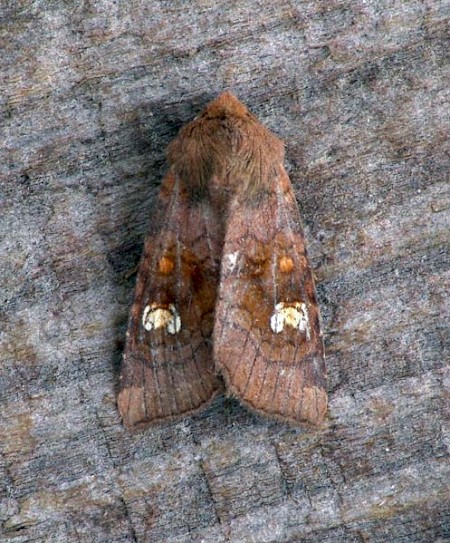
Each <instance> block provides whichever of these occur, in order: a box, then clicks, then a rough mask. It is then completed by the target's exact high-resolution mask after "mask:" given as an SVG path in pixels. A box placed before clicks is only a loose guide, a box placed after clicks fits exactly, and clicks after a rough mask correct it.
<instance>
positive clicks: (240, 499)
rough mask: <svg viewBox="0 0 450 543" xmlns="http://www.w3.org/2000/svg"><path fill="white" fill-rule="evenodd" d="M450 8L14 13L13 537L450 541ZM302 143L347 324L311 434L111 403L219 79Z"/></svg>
mask: <svg viewBox="0 0 450 543" xmlns="http://www.w3.org/2000/svg"><path fill="white" fill-rule="evenodd" d="M449 20H450V4H449V2H448V1H439V0H428V1H423V0H412V1H403V2H402V1H394V0H381V1H377V0H366V1H364V0H355V1H353V2H350V1H325V0H324V1H313V0H305V1H286V0H280V1H276V2H274V1H273V0H260V1H258V0H244V1H241V2H231V1H225V2H219V1H218V0H196V1H193V2H182V1H180V0H178V1H159V2H158V1H145V0H133V1H132V2H116V1H113V0H98V1H96V2H88V1H81V2H70V1H66V2H64V1H62V0H43V1H37V0H36V1H30V0H28V1H25V0H16V1H3V2H1V6H0V78H1V79H0V89H1V91H0V92H1V98H0V100H1V102H0V104H1V121H0V123H1V124H0V133H1V150H0V153H1V158H0V191H1V195H0V197H1V204H0V205H1V209H0V254H1V256H0V268H1V270H0V277H1V279H0V281H1V287H0V293H1V301H0V304H1V309H0V325H1V330H0V359H1V366H0V395H1V400H0V401H1V404H0V408H1V417H0V449H1V464H0V540H1V542H2V543H3V542H5V543H6V542H7V543H19V542H20V543H22V542H28V541H30V542H31V541H33V542H41V541H42V542H44V541H45V542H69V543H71V542H77V543H79V542H95V543H97V542H114V543H115V542H139V543H141V542H152V543H153V542H154V543H163V542H164V543H185V542H205V543H209V542H214V543H217V542H267V543H268V542H273V543H279V542H290V543H294V542H321V543H323V542H358V543H359V542H361V543H362V542H385V541H386V542H405V543H410V542H441V543H442V542H444V541H450V462H449V458H450V455H449V446H450V425H449V418H450V417H449V414H450V409H449V401H450V399H449V398H450V395H449V381H450V372H449V371H448V364H449V357H450V341H449V324H450V318H449V314H450V309H449V307H450V306H449V301H448V300H449V294H450V264H449V260H450V250H449V246H450V241H449V235H450V184H449V166H450V157H449V133H450V113H449V112H450V108H449V106H450V85H449V84H450V70H449V66H450V63H449V56H450V55H449V50H450V47H449ZM225 89H229V90H231V91H233V92H234V93H235V94H236V95H237V96H238V97H239V98H240V99H241V100H242V101H243V102H244V103H246V104H247V105H248V106H249V108H250V109H251V110H252V111H253V112H254V113H255V114H256V115H257V116H258V117H259V118H260V120H261V121H262V122H264V123H265V124H266V125H267V126H268V127H270V128H271V129H272V130H273V132H274V133H276V134H277V135H278V136H279V137H281V138H283V139H284V141H285V143H286V153H287V157H286V165H287V167H288V170H289V172H290V175H291V178H292V180H293V183H294V185H295V188H296V193H297V196H298V199H299V203H300V207H301V211H302V214H303V217H304V222H305V227H306V232H307V236H308V240H309V248H310V254H311V257H312V263H313V265H314V268H315V269H316V274H317V277H318V291H319V296H320V302H321V307H322V313H323V318H324V325H325V332H326V347H327V353H328V368H329V394H330V409H329V417H328V422H327V425H326V427H325V428H324V429H323V430H320V431H306V430H304V429H301V428H299V429H295V428H291V427H287V426H285V425H283V424H278V423H275V422H273V421H269V420H263V419H260V418H258V417H256V416H253V415H252V414H249V413H248V412H247V411H246V410H245V409H244V408H243V407H241V406H240V405H239V404H238V403H237V402H236V401H235V400H233V399H230V398H221V399H219V400H218V401H216V402H215V403H214V405H213V406H212V407H211V408H210V409H208V410H207V411H206V412H204V413H203V414H201V415H199V416H196V417H193V418H190V419H186V420H184V421H182V422H179V423H174V424H167V425H166V426H163V427H158V428H155V429H152V430H148V431H146V432H142V433H139V434H136V435H130V434H129V433H127V432H126V431H125V430H124V428H123V427H122V425H121V423H120V420H119V418H118V415H117V410H116V404H115V390H116V385H117V378H118V368H119V366H120V359H121V351H122V347H123V340H124V334H125V327H126V320H127V312H128V308H129V306H130V303H131V298H132V293H133V286H134V276H133V275H131V276H130V273H129V272H130V270H132V269H133V267H134V266H135V264H136V263H137V261H138V259H139V255H140V251H141V248H142V245H143V238H144V235H145V230H146V226H147V224H148V221H149V218H150V216H151V211H152V205H153V201H154V197H155V194H156V191H157V190H158V184H159V182H160V180H161V178H162V176H163V175H164V173H165V171H166V165H165V162H164V153H165V148H166V146H167V144H168V143H169V141H170V140H171V139H172V138H173V137H174V136H175V135H176V133H177V130H178V129H179V127H180V126H181V125H182V124H183V123H185V122H187V121H188V120H190V119H192V118H193V117H194V116H195V115H196V114H197V113H198V112H199V111H200V110H201V109H202V107H203V106H204V105H205V104H206V103H207V101H208V100H210V99H212V98H214V97H215V96H216V95H217V94H219V93H220V92H221V91H222V90H225Z"/></svg>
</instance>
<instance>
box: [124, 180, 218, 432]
mask: <svg viewBox="0 0 450 543" xmlns="http://www.w3.org/2000/svg"><path fill="white" fill-rule="evenodd" d="M221 235H222V234H221V232H220V224H219V223H218V222H217V221H214V217H213V211H212V209H211V207H210V206H209V204H208V201H207V199H204V198H195V197H193V196H192V195H191V194H190V193H189V192H188V191H187V190H186V187H185V186H184V184H183V183H182V182H181V180H180V178H179V177H178V176H177V175H175V174H174V173H169V174H168V175H167V177H166V178H165V180H164V181H163V184H162V187H161V191H160V194H159V197H158V201H157V203H156V213H155V215H154V217H153V218H152V221H151V224H150V229H149V233H148V236H147V238H146V242H145V248H144V254H143V257H142V260H141V263H140V265H139V271H138V276H137V281H136V291H135V298H134V302H133V306H132V308H131V312H130V319H129V325H128V331H127V338H126V346H125V352H124V358H123V363H122V369H121V377H120V388H119V394H118V408H119V412H120V414H121V416H122V419H123V422H124V424H125V425H126V426H127V427H129V428H132V429H134V428H141V427H145V426H148V425H150V424H155V423H158V422H163V421H166V420H172V419H176V418H179V417H182V416H185V415H188V414H191V413H195V412H196V411H198V410H200V409H201V408H203V407H205V406H206V405H208V404H209V403H210V402H211V400H212V399H213V398H214V396H215V395H216V394H217V393H218V391H219V390H220V388H221V383H220V380H219V379H218V378H217V376H216V375H215V371H214V366H213V361H212V345H211V334H212V329H213V324H214V305H215V300H216V292H217V288H218V281H219V265H220V263H219V260H220V251H221Z"/></svg>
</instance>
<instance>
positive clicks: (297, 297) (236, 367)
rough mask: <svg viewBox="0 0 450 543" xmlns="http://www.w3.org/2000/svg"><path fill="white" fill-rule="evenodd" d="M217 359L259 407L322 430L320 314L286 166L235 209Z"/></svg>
mask: <svg viewBox="0 0 450 543" xmlns="http://www.w3.org/2000/svg"><path fill="white" fill-rule="evenodd" d="M214 357H215V361H216V365H217V366H218V368H219V369H220V370H221V372H222V373H223V375H224V378H225V381H226V384H227V388H228V390H229V391H231V392H232V393H233V394H235V395H236V396H237V397H239V398H240V399H241V400H242V401H243V402H244V403H246V404H247V405H249V406H250V407H251V408H252V409H255V410H256V411H259V412H262V413H264V414H266V415H270V416H274V417H276V418H279V419H282V420H287V421H291V422H294V423H297V422H300V421H303V422H309V423H312V424H320V423H321V422H322V420H323V418H324V416H325V413H326V409H327V395H326V370H325V360H324V349H323V339H322V332H321V322H320V315H319V308H318V304H317V299H316V294H315V287H314V279H313V275H312V271H311V269H310V266H309V262H308V257H307V252H306V248H305V239H304V235H303V230H302V226H301V219H300V214H299V210H298V206H297V203H296V200H295V195H294V193H293V190H292V186H291V183H290V180H289V178H288V176H287V174H286V172H285V170H284V168H283V167H282V166H281V164H279V165H275V166H274V174H273V176H272V178H271V179H270V181H268V182H267V183H266V184H265V186H264V187H263V189H262V190H259V191H258V193H257V194H254V195H251V196H249V195H248V192H247V193H245V192H240V193H239V192H238V193H237V195H236V197H235V199H234V201H232V202H231V204H230V210H229V217H228V220H227V232H226V236H225V243H224V248H223V252H222V264H221V280H220V289H219V297H218V302H217V304H216V315H215V327H214Z"/></svg>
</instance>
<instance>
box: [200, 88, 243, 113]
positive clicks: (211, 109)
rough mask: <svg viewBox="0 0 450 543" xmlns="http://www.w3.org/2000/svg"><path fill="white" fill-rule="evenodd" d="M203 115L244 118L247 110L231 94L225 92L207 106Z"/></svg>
mask: <svg viewBox="0 0 450 543" xmlns="http://www.w3.org/2000/svg"><path fill="white" fill-rule="evenodd" d="M205 114H206V116H208V117H227V116H230V115H234V116H235V117H245V116H247V115H248V109H247V108H246V107H245V106H244V104H241V102H239V100H238V99H237V98H236V96H235V95H234V94H233V93H232V92H229V91H225V92H223V93H222V94H221V95H220V96H218V97H217V98H216V99H215V100H213V101H212V102H210V103H209V104H208V105H207V107H206V110H205Z"/></svg>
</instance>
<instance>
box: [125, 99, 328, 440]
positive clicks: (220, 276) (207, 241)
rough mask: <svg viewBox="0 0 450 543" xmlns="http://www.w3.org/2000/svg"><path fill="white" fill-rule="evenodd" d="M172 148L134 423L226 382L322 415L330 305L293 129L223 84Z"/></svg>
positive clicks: (293, 411)
mask: <svg viewBox="0 0 450 543" xmlns="http://www.w3.org/2000/svg"><path fill="white" fill-rule="evenodd" d="M168 159H169V162H170V170H169V172H168V174H167V176H166V177H165V178H164V180H163V183H162V186H161V190H160V193H159V196H158V201H157V203H156V211H155V215H154V217H153V220H152V222H151V224H150V228H149V233H148V236H147V239H146V241H145V248H144V254H143V256H142V260H141V263H140V266H139V271H138V276H137V283H136V291H135V298H134V302H133V306H132V308H131V312H130V319H129V325H128V331H127V337H126V346H125V352H124V357H123V363H122V369H121V376H120V385H119V394H118V408H119V412H120V414H121V416H122V419H123V422H124V424H125V426H126V427H128V428H130V429H137V428H143V427H146V426H148V425H151V424H157V423H161V422H164V421H168V420H174V419H177V418H180V417H184V416H187V415H190V414H193V413H196V412H198V411H199V410H201V409H203V408H205V407H206V406H208V405H209V404H210V403H211V401H212V400H213V398H214V397H215V396H216V395H217V394H218V393H219V392H221V391H223V388H224V386H225V389H226V391H227V392H228V393H230V394H231V395H233V396H235V397H236V398H238V399H239V400H240V401H241V402H242V403H244V404H245V405H246V406H248V407H249V408H250V409H252V410H254V411H256V412H258V413H262V414H264V415H267V416H270V417H274V418H276V419H280V420H283V421H287V422H290V423H294V424H298V423H301V422H306V423H310V424H320V423H321V422H322V421H323V418H324V416H325V413H326V410H327V394H326V369H325V359H324V348H323V340H322V332H321V325H320V316H319V308H318V305H317V300H316V294H315V288H314V279H313V275H312V272H311V269H310V266H309V263H308V259H307V254H306V248H305V239H304V235H303V230H302V226H301V220H300V214H299V210H298V206H297V202H296V199H295V196H294V192H293V189H292V186H291V183H290V181H289V178H288V176H287V173H286V171H285V169H284V167H283V159H284V147H283V143H282V141H281V140H279V139H278V138H276V137H275V136H274V135H273V134H271V133H270V132H269V131H268V130H267V129H266V128H265V127H264V126H262V125H261V124H260V123H259V122H258V120H257V119H256V117H254V116H253V115H252V114H251V113H250V112H249V111H248V110H247V108H246V107H245V106H244V105H243V104H241V103H240V102H239V100H238V99H237V98H236V97H235V96H234V95H233V94H231V93H230V92H225V93H223V94H221V95H220V96H219V97H218V98H217V99H216V100H214V101H213V102H211V103H210V104H209V105H208V106H207V107H206V109H205V111H204V112H203V113H202V114H201V115H200V116H199V117H197V118H196V119H194V120H193V121H192V122H190V123H188V124H187V125H186V126H184V127H183V128H182V129H181V131H180V133H179V134H178V136H177V138H176V139H175V140H174V141H173V142H172V143H171V145H170V146H169V149H168Z"/></svg>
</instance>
